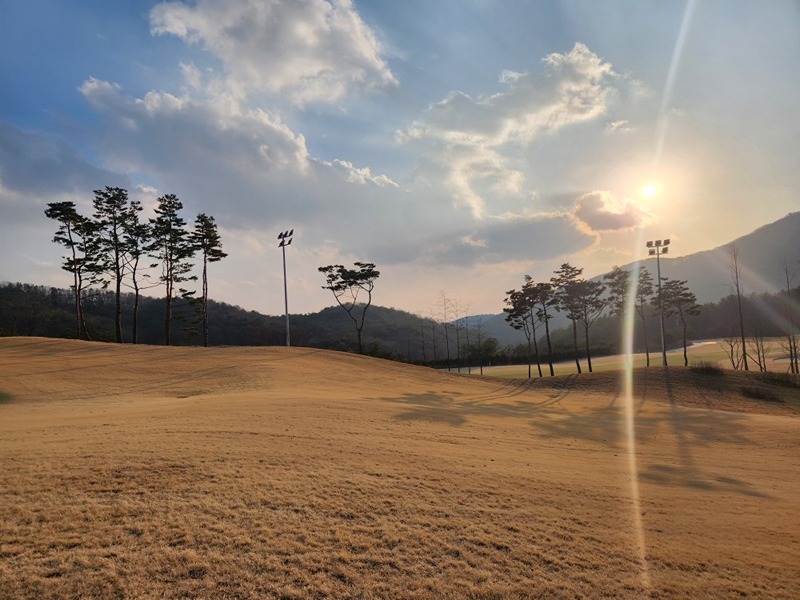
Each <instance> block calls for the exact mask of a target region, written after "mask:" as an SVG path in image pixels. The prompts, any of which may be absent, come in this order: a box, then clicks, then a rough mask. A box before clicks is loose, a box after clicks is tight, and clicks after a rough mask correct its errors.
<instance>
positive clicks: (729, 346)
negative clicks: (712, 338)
mask: <svg viewBox="0 0 800 600" xmlns="http://www.w3.org/2000/svg"><path fill="white" fill-rule="evenodd" d="M741 343H742V341H741V340H740V339H739V338H738V337H736V335H735V334H731V335H729V336H727V337H725V338H723V339H722V341H721V342H720V343H719V345H720V346H721V347H722V350H723V351H724V352H725V355H726V356H727V357H728V360H729V361H730V363H731V367H732V368H733V370H734V371H735V370H737V369H738V368H739V366H740V365H741V364H742V350H741Z"/></svg>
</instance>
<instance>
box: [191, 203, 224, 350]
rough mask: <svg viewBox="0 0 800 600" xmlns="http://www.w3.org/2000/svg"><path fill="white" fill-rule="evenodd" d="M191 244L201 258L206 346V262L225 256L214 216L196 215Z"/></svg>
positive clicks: (202, 308)
mask: <svg viewBox="0 0 800 600" xmlns="http://www.w3.org/2000/svg"><path fill="white" fill-rule="evenodd" d="M192 244H193V245H194V249H195V251H197V252H199V253H200V255H201V256H202V259H203V274H202V290H203V291H202V294H203V297H202V298H201V312H202V319H203V345H204V346H208V263H212V262H219V261H221V260H222V259H223V258H225V257H226V256H228V255H227V254H226V253H225V252H223V251H222V240H221V239H220V237H219V231H217V224H216V223H215V222H214V217H209V216H208V215H207V214H205V213H200V214H199V215H197V219H195V222H194V231H192Z"/></svg>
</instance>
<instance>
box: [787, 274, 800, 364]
mask: <svg viewBox="0 0 800 600" xmlns="http://www.w3.org/2000/svg"><path fill="white" fill-rule="evenodd" d="M783 273H784V275H785V276H786V312H787V313H788V317H789V331H788V332H787V333H786V341H787V343H786V349H787V351H788V354H789V371H790V372H792V373H795V374H796V373H800V364H799V363H798V356H797V333H796V331H795V324H794V304H793V303H792V286H791V282H790V279H789V263H788V261H784V263H783Z"/></svg>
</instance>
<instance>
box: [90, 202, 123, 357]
mask: <svg viewBox="0 0 800 600" xmlns="http://www.w3.org/2000/svg"><path fill="white" fill-rule="evenodd" d="M93 205H94V235H95V236H96V240H95V243H96V249H97V255H96V257H95V259H96V264H97V270H98V276H99V277H105V276H110V278H111V282H113V284H114V338H115V340H116V342H117V343H121V342H122V280H123V278H124V277H125V275H126V272H127V270H128V266H129V256H128V247H127V244H126V235H125V234H126V232H127V231H128V230H129V229H130V224H129V223H128V221H129V220H130V219H131V217H132V216H133V215H132V213H131V210H130V205H129V203H128V192H127V190H124V189H122V188H119V187H108V186H106V187H105V188H104V189H102V190H94V200H93ZM108 283H109V281H108V280H105V279H104V280H103V287H104V288H105V287H106V286H107V285H108Z"/></svg>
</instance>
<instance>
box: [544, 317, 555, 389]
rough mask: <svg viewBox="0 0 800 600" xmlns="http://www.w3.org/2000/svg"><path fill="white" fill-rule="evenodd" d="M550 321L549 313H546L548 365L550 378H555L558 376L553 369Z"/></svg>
mask: <svg viewBox="0 0 800 600" xmlns="http://www.w3.org/2000/svg"><path fill="white" fill-rule="evenodd" d="M549 321H550V319H549V318H548V315H547V312H545V313H544V335H545V338H547V364H548V365H549V366H550V377H554V376H555V374H556V371H555V369H554V368H553V346H552V345H551V344H550V324H549Z"/></svg>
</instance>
